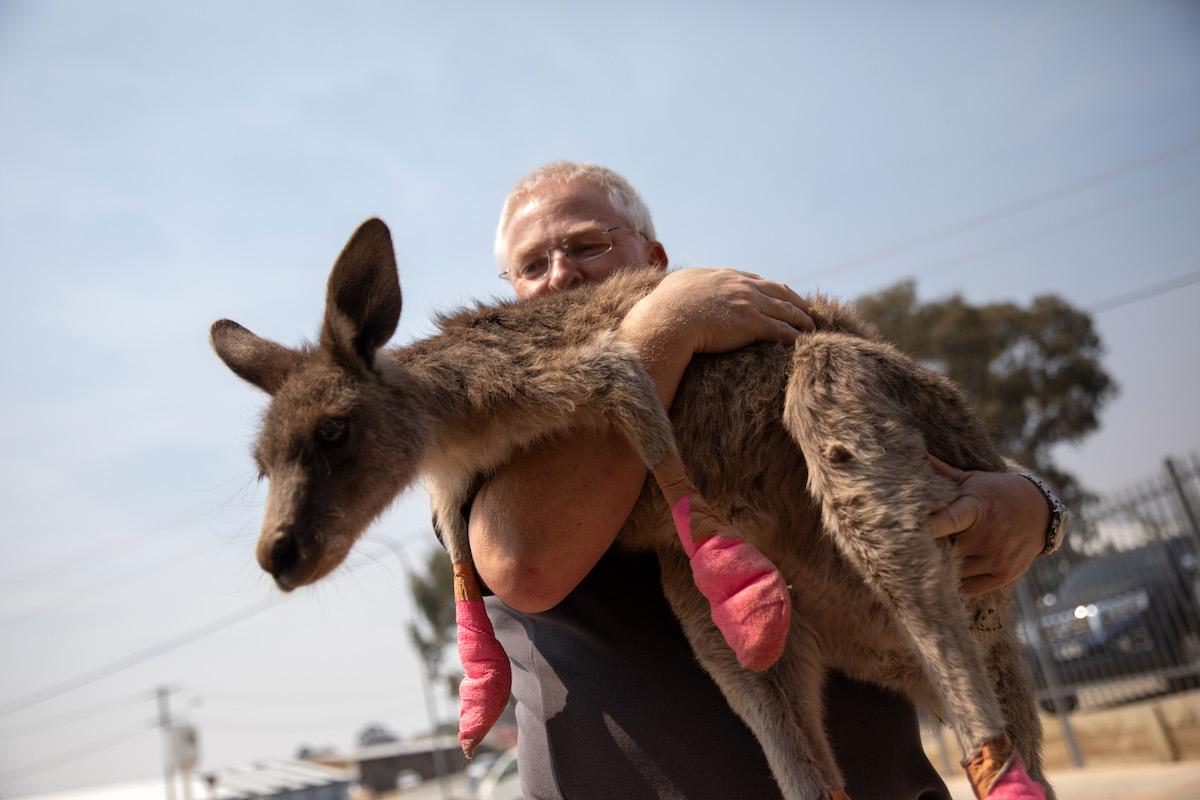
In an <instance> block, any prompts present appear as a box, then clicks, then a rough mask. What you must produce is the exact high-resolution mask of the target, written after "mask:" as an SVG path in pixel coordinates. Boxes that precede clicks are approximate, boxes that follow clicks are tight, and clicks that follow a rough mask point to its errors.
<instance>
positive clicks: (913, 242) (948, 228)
mask: <svg viewBox="0 0 1200 800" xmlns="http://www.w3.org/2000/svg"><path fill="white" fill-rule="evenodd" d="M1197 146H1200V136H1195V137H1193V138H1191V139H1188V140H1187V141H1185V142H1183V143H1181V144H1178V145H1175V146H1174V147H1170V148H1167V149H1166V150H1160V151H1158V152H1157V153H1151V154H1150V155H1147V156H1143V157H1142V158H1138V159H1134V160H1133V161H1127V162H1125V163H1123V164H1119V165H1118V166H1116V167H1112V168H1110V169H1106V170H1101V171H1100V172H1095V173H1093V174H1091V175H1088V176H1087V177H1084V178H1081V179H1079V180H1077V181H1072V182H1070V183H1064V184H1061V185H1059V186H1055V187H1053V188H1050V189H1046V190H1043V191H1041V192H1036V193H1034V194H1031V195H1028V196H1026V197H1022V198H1020V199H1019V200H1014V201H1012V202H1010V203H1005V204H1004V205H1001V206H997V207H996V208H993V209H989V210H988V211H984V212H983V213H980V214H975V215H974V216H970V217H966V218H964V219H961V220H958V221H956V222H952V223H950V224H949V225H945V226H943V227H941V228H935V229H934V230H932V231H927V232H926V233H921V234H917V235H915V236H911V237H909V238H907V239H902V240H900V241H898V242H894V243H893V244H890V245H887V246H886V247H881V248H879V249H878V250H873V251H871V252H869V253H865V254H863V255H861V256H855V257H854V258H849V259H846V260H844V261H840V262H838V263H836V264H834V265H833V266H831V267H828V268H827V269H824V270H821V271H818V272H813V273H809V274H808V275H806V276H805V278H807V279H812V278H822V277H825V276H827V275H832V274H834V273H838V272H845V271H846V270H850V269H855V268H857V267H862V266H865V265H867V264H873V263H875V262H877V261H882V260H883V259H885V258H890V257H891V256H894V255H898V254H899V253H903V252H906V251H908V250H912V249H914V248H916V247H919V246H921V245H926V244H929V243H931V242H935V241H938V240H939V239H945V238H948V237H950V236H956V235H958V234H960V233H963V232H965V231H968V230H971V229H973V228H978V227H980V226H982V225H987V224H989V223H992V222H996V221H997V220H1001V219H1006V218H1008V217H1012V216H1016V215H1017V214H1020V213H1023V212H1025V211H1029V210H1030V209H1033V208H1037V207H1038V206H1043V205H1046V204H1048V203H1052V202H1054V201H1055V200H1060V199H1062V198H1063V197H1067V196H1069V195H1072V194H1077V193H1079V192H1082V191H1084V190H1085V189H1091V188H1092V187H1094V186H1099V185H1100V184H1103V183H1107V182H1109V181H1111V180H1113V179H1115V178H1119V177H1121V176H1122V175H1127V174H1128V173H1130V172H1136V171H1137V170H1140V169H1145V168H1146V167H1148V166H1151V165H1153V164H1156V163H1158V162H1160V161H1165V160H1167V159H1170V158H1174V157H1176V156H1179V155H1182V154H1184V153H1186V152H1187V151H1189V150H1192V149H1194V148H1196V147H1197Z"/></svg>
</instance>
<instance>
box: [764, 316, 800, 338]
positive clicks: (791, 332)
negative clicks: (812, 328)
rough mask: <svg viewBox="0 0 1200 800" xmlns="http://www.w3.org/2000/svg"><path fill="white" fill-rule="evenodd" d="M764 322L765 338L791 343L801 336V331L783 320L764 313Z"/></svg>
mask: <svg viewBox="0 0 1200 800" xmlns="http://www.w3.org/2000/svg"><path fill="white" fill-rule="evenodd" d="M763 324H764V325H765V326H766V335H764V336H763V339H767V340H770V339H773V340H775V341H777V342H783V343H784V344H790V343H791V342H794V341H796V340H797V339H799V338H800V332H799V331H797V330H796V329H795V328H794V327H792V326H791V325H789V324H787V323H786V322H784V321H783V320H778V319H775V318H774V317H768V316H766V315H765V314H764V315H763Z"/></svg>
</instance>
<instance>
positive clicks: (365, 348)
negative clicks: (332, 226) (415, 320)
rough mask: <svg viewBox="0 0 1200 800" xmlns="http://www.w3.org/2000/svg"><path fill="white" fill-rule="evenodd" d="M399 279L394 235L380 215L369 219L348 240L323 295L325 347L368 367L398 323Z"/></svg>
mask: <svg viewBox="0 0 1200 800" xmlns="http://www.w3.org/2000/svg"><path fill="white" fill-rule="evenodd" d="M400 304H401V298H400V279H399V277H398V276H397V275H396V254H395V251H394V250H393V249H392V235H391V234H390V233H389V232H388V228H387V225H384V224H383V222H382V221H381V220H378V219H369V220H367V221H366V222H364V223H363V224H362V225H360V226H359V228H358V230H356V231H355V232H354V235H353V236H351V237H350V241H349V242H347V243H346V247H345V249H343V250H342V254H341V255H340V256H338V260H337V263H336V264H334V265H333V272H332V273H331V274H330V276H329V290H328V294H327V295H326V299H325V325H324V327H323V328H322V330H321V346H322V347H323V348H325V349H326V350H328V351H330V352H331V353H333V354H334V355H335V356H337V357H339V358H342V359H357V360H358V361H360V362H363V363H365V364H366V366H367V367H370V366H371V364H372V362H373V361H374V359H375V351H376V350H378V349H379V348H380V347H382V346H383V345H384V344H386V343H387V340H388V339H390V338H392V334H393V333H395V332H396V325H397V324H398V323H399V322H400Z"/></svg>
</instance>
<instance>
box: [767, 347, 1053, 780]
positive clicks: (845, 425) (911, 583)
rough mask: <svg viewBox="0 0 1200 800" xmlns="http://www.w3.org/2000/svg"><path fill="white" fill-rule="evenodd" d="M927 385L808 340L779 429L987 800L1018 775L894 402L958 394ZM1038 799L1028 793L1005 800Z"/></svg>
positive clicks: (943, 497)
mask: <svg viewBox="0 0 1200 800" xmlns="http://www.w3.org/2000/svg"><path fill="white" fill-rule="evenodd" d="M923 377H924V376H922V375H921V373H920V372H919V368H918V367H916V366H915V365H912V364H911V362H908V361H906V360H905V359H903V358H902V357H901V356H899V354H898V353H896V352H895V351H894V350H892V349H891V348H889V347H887V346H885V345H879V344H876V343H872V342H867V341H864V340H861V339H852V338H850V337H846V336H843V335H838V334H816V335H814V336H812V337H809V338H807V339H804V340H801V342H800V343H798V344H797V348H796V351H795V356H794V369H793V374H792V378H791V384H790V386H789V389H788V396H787V400H786V404H785V408H784V424H785V426H786V427H787V428H788V430H789V432H790V433H791V434H792V436H793V437H794V438H795V440H796V442H797V444H798V445H799V446H800V448H801V450H802V452H803V454H804V458H805V461H806V462H807V465H808V470H809V489H810V491H811V492H812V494H813V495H814V496H815V497H816V499H817V501H818V502H819V503H820V505H821V510H822V518H823V520H824V523H825V527H826V528H827V530H828V531H829V533H830V535H832V536H833V538H834V541H835V542H836V544H837V546H838V548H839V550H840V551H841V552H842V553H843V554H844V555H845V557H846V558H847V560H848V561H849V562H850V563H851V564H852V565H853V566H854V567H855V568H856V569H857V570H858V571H859V573H860V574H861V575H862V576H863V578H864V579H865V581H866V582H867V583H868V584H869V585H870V586H871V587H872V588H873V589H874V590H875V591H877V592H878V593H879V595H880V596H881V597H882V599H883V600H884V602H885V603H886V604H888V605H889V606H890V607H891V609H892V610H893V612H894V613H895V615H896V619H897V620H898V621H899V623H900V624H901V625H902V626H903V627H904V628H905V630H906V631H907V632H908V634H909V635H910V636H911V637H912V640H913V642H914V644H915V645H916V648H917V650H918V651H919V652H920V653H921V655H922V657H923V659H924V661H925V664H926V665H927V668H928V670H929V672H930V675H931V677H932V679H933V682H934V684H935V685H936V686H937V688H938V689H939V691H940V692H941V694H942V696H943V699H944V701H945V703H946V706H947V708H948V710H949V711H950V713H951V716H952V718H953V720H954V723H955V730H956V732H957V734H958V736H959V739H960V741H961V743H962V745H963V748H964V750H965V751H966V753H967V756H968V762H967V772H968V776H969V777H970V778H971V781H972V785H973V786H974V788H975V791H976V794H977V795H978V796H980V797H983V796H986V795H987V793H988V792H989V791H990V790H991V789H992V787H993V785H995V784H997V783H998V782H999V781H1001V780H1002V779H1006V778H1008V777H1009V776H1010V775H1011V777H1012V778H1013V779H1017V780H1021V776H1024V771H1023V769H1021V768H1020V767H1019V765H1015V766H1016V768H1010V767H1013V766H1014V764H1013V763H1012V759H1011V755H1012V748H1011V744H1009V743H1008V740H1007V739H1006V737H1005V720H1004V717H1003V716H1002V714H1001V712H1000V705H999V703H998V702H997V699H996V696H995V694H994V692H993V691H992V687H991V681H990V680H989V677H988V675H987V673H986V672H985V669H984V663H983V660H982V659H981V657H980V654H979V651H978V650H977V649H976V647H975V643H974V641H973V640H972V638H971V635H970V633H969V621H968V620H967V619H966V616H965V613H964V610H963V606H962V602H961V600H960V599H959V594H958V585H959V578H958V570H957V564H956V562H955V561H954V558H953V556H952V554H951V553H950V552H949V549H948V547H946V546H945V545H941V544H939V543H937V542H935V541H934V540H933V539H932V538H931V537H930V535H929V531H928V523H927V519H928V515H929V514H930V512H931V511H933V510H935V509H937V508H940V507H941V506H943V505H945V504H946V503H947V502H948V501H949V500H950V499H951V496H952V494H953V491H952V487H950V486H949V484H948V483H947V482H946V481H944V480H942V479H940V478H938V477H937V476H936V475H935V474H934V473H933V471H932V469H931V468H930V467H929V465H928V464H927V463H926V462H925V459H924V456H925V452H926V447H927V445H926V441H925V437H924V436H923V426H922V424H921V423H920V422H918V420H917V419H916V417H915V416H914V413H913V410H912V409H911V408H910V406H909V405H908V404H906V403H904V402H901V401H900V400H899V399H898V398H899V397H903V396H904V395H905V394H906V393H910V394H912V395H913V396H924V395H925V394H928V393H929V392H933V393H934V394H935V395H936V394H937V392H939V391H940V392H943V393H945V392H947V391H949V392H950V393H951V394H954V392H953V390H952V388H950V387H948V385H946V384H945V383H944V382H939V381H938V380H937V379H936V378H932V377H931V378H929V380H928V381H927V384H928V385H921V380H922V378H923ZM964 410H965V409H964ZM960 424H961V423H960ZM959 460H960V463H961V459H959ZM1025 783H1030V782H1029V781H1028V778H1024V779H1023V783H1022V785H1023V786H1024V784H1025ZM1039 792H1040V787H1036V785H1034V784H1031V783H1030V786H1029V789H1028V791H1027V792H1025V793H1022V794H1015V795H1010V796H1011V797H1014V798H1016V797H1021V798H1026V797H1029V798H1034V797H1041V796H1042V795H1041V794H1040V793H1039Z"/></svg>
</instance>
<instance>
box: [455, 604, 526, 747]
mask: <svg viewBox="0 0 1200 800" xmlns="http://www.w3.org/2000/svg"><path fill="white" fill-rule="evenodd" d="M454 617H455V620H456V621H457V622H458V657H459V660H461V661H462V667H463V673H464V674H463V679H462V682H461V683H459V685H458V694H459V699H460V701H461V705H460V706H459V712H458V741H459V743H460V744H462V749H463V753H464V754H466V756H467V758H470V757H471V755H472V754H473V753H474V752H475V748H476V747H478V746H479V743H480V742H481V741H483V737H484V736H485V735H486V734H487V732H488V731H490V730H491V729H492V726H493V725H495V724H496V720H497V719H499V718H500V714H501V713H502V712H503V711H504V706H505V704H507V703H508V694H509V691H510V690H511V689H512V667H511V666H510V665H509V663H508V656H507V655H506V654H505V652H504V648H503V647H501V646H500V642H499V641H498V640H497V639H496V634H495V632H494V631H493V630H492V621H491V620H490V619H488V615H487V611H486V610H485V609H484V606H483V600H479V599H475V600H460V601H458V602H457V603H455V607H454Z"/></svg>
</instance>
